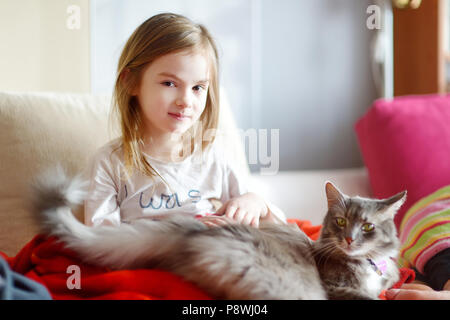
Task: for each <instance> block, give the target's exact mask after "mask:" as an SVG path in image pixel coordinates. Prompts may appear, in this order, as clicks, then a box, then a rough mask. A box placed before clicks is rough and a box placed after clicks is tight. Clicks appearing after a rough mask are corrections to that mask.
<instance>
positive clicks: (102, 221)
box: [84, 158, 120, 226]
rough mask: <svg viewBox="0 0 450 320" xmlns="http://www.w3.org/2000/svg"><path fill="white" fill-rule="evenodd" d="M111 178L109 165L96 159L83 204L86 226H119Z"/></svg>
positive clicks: (118, 215)
mask: <svg viewBox="0 0 450 320" xmlns="http://www.w3.org/2000/svg"><path fill="white" fill-rule="evenodd" d="M113 176H114V175H113V172H112V170H111V164H110V163H108V162H106V161H104V160H103V159H98V158H97V159H96V160H94V161H93V164H92V167H91V170H90V177H89V181H90V184H89V190H88V196H87V198H86V200H85V203H84V223H85V224H86V225H88V226H99V225H120V207H119V204H118V198H117V196H118V192H117V188H116V184H115V182H114V178H113Z"/></svg>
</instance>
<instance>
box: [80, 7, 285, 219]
mask: <svg viewBox="0 0 450 320" xmlns="http://www.w3.org/2000/svg"><path fill="white" fill-rule="evenodd" d="M117 74H118V76H117V79H116V84H115V88H114V107H115V111H116V113H117V116H118V119H119V122H120V126H121V133H122V136H121V137H120V138H118V139H116V140H113V141H111V142H109V143H108V144H107V145H105V146H103V147H102V148H100V150H99V151H98V152H97V154H96V155H95V157H94V159H93V162H92V166H91V170H90V173H89V174H90V181H91V183H90V187H89V192H88V197H87V199H86V202H85V223H86V224H87V225H92V226H98V225H101V224H109V225H118V224H120V223H121V222H130V221H132V220H134V219H140V218H153V219H161V218H164V216H166V215H168V214H170V213H180V212H181V213H184V214H190V215H192V216H196V217H199V218H200V219H202V221H203V222H204V223H205V224H207V225H210V226H214V225H218V224H223V223H226V222H227V221H234V222H236V223H245V224H249V225H252V226H255V227H258V225H259V222H260V220H268V221H272V222H278V223H279V222H284V221H285V218H284V216H283V214H282V213H281V212H280V211H278V210H276V209H273V208H272V206H270V207H271V208H270V209H269V207H268V205H267V204H266V202H265V201H264V200H263V199H262V198H260V197H259V196H258V195H256V194H254V193H250V192H247V190H246V189H245V186H244V185H243V183H242V181H241V180H240V179H239V177H238V176H237V174H236V171H235V170H234V169H233V168H232V167H231V166H230V165H229V164H228V163H227V162H226V161H224V160H223V159H222V157H220V156H218V152H217V151H218V150H217V147H216V146H215V145H214V143H213V142H214V137H212V138H206V137H205V135H206V133H211V132H213V130H214V129H216V128H217V122H218V114H219V83H218V78H219V77H218V54H217V49H216V46H215V44H214V41H213V39H212V37H211V35H210V34H209V32H208V31H207V30H206V28H205V27H204V26H202V25H199V24H194V23H193V22H192V21H190V20H189V19H187V18H186V17H183V16H180V15H177V14H171V13H164V14H158V15H156V16H153V17H151V18H150V19H148V20H147V21H145V22H144V23H142V25H140V26H139V27H138V28H137V29H136V30H135V31H134V33H133V34H132V35H131V37H130V38H129V39H128V41H127V43H126V45H125V47H124V49H123V52H122V54H121V56H120V59H119V65H118V70H117ZM200 160H201V161H200ZM212 199H216V200H219V201H220V202H221V203H222V204H223V205H222V206H221V207H220V208H219V209H218V210H217V212H216V213H215V215H214V216H209V217H208V215H209V214H211V213H214V212H215V208H214V206H213V202H212ZM275 211H278V212H277V214H276V215H275ZM277 216H278V217H277ZM230 219H231V220H230Z"/></svg>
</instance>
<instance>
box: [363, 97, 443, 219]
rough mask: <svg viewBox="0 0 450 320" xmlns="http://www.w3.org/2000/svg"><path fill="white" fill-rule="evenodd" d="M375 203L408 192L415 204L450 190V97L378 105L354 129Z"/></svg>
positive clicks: (409, 201) (408, 204) (409, 200)
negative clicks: (431, 195)
mask: <svg viewBox="0 0 450 320" xmlns="http://www.w3.org/2000/svg"><path fill="white" fill-rule="evenodd" d="M355 130H356V133H357V136H358V140H359V145H360V149H361V153H362V156H363V159H364V163H365V165H366V167H367V169H368V172H369V178H370V183H371V186H372V191H373V194H374V196H375V197H377V198H384V197H389V196H391V195H394V194H395V193H397V192H400V191H402V190H408V197H407V201H406V203H405V204H404V205H403V207H402V208H401V209H400V211H399V213H398V214H397V215H396V217H395V222H396V224H397V226H398V225H399V224H400V221H401V219H402V217H403V215H404V213H405V211H406V210H407V209H408V208H409V207H411V206H412V205H413V204H414V203H415V202H416V201H418V200H419V199H421V198H422V197H424V196H426V195H428V194H430V193H432V192H434V191H436V190H437V189H439V188H441V187H443V186H445V185H448V184H450V95H446V96H439V95H426V96H405V97H398V98H395V99H393V100H390V101H389V100H383V99H380V100H377V101H375V102H374V104H373V105H372V107H371V108H370V109H369V111H368V112H367V113H366V114H365V115H364V116H363V117H362V118H361V119H359V120H358V122H357V123H356V125H355Z"/></svg>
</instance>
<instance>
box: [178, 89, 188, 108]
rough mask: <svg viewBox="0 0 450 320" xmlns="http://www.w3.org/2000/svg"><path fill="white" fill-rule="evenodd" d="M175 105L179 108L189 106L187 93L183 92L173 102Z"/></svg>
mask: <svg viewBox="0 0 450 320" xmlns="http://www.w3.org/2000/svg"><path fill="white" fill-rule="evenodd" d="M175 104H176V105H177V106H178V107H180V108H186V107H190V106H191V98H190V97H189V93H185V92H183V93H182V94H180V96H179V97H178V98H177V100H176V101H175Z"/></svg>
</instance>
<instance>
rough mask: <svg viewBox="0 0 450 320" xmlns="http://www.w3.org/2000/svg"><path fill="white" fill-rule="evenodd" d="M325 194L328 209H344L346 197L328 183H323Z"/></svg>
mask: <svg viewBox="0 0 450 320" xmlns="http://www.w3.org/2000/svg"><path fill="white" fill-rule="evenodd" d="M325 192H326V194H327V201H328V209H330V208H331V207H333V206H336V205H338V206H341V207H345V199H346V195H345V194H343V193H342V192H341V191H340V190H339V189H338V188H337V187H336V186H335V185H334V184H332V183H331V182H330V181H327V182H325Z"/></svg>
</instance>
